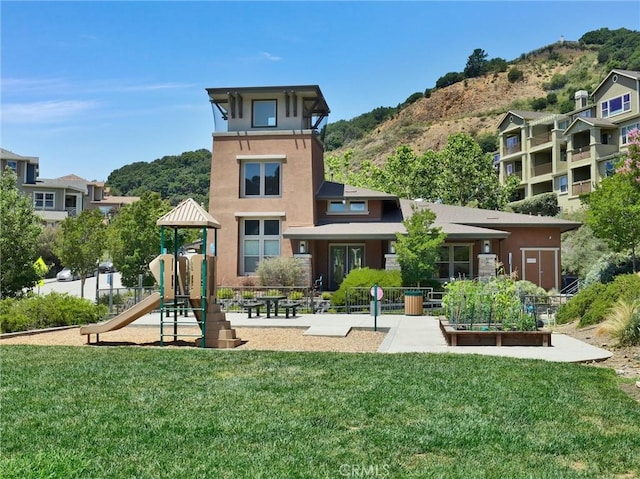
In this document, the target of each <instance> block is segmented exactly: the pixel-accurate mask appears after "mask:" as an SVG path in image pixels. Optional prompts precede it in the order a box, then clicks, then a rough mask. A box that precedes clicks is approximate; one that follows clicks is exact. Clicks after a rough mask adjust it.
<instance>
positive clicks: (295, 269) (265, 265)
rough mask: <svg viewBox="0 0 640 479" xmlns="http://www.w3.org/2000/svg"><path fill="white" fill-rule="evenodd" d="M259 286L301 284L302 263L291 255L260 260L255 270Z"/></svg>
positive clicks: (302, 276)
mask: <svg viewBox="0 0 640 479" xmlns="http://www.w3.org/2000/svg"><path fill="white" fill-rule="evenodd" d="M256 274H257V275H258V281H259V283H260V285H261V286H302V285H304V272H303V270H302V264H301V263H300V261H299V260H298V259H296V258H293V257H291V256H274V257H273V258H267V259H265V260H262V261H260V263H259V264H258V269H257V270H256Z"/></svg>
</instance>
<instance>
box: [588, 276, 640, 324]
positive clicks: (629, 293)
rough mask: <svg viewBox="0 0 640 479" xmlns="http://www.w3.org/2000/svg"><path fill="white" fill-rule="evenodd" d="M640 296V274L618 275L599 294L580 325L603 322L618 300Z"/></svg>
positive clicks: (629, 299)
mask: <svg viewBox="0 0 640 479" xmlns="http://www.w3.org/2000/svg"><path fill="white" fill-rule="evenodd" d="M637 298H640V276H638V275H635V274H623V275H621V276H618V277H616V279H614V280H613V282H611V283H609V284H608V285H606V289H605V291H604V293H603V294H600V295H598V296H597V297H596V298H595V300H594V301H593V303H591V306H589V308H588V309H587V311H585V313H584V315H583V316H582V318H580V323H579V324H580V326H581V327H583V326H588V325H590V324H597V323H600V322H602V321H603V320H604V319H605V317H606V315H607V312H608V310H609V309H610V308H611V307H612V306H613V305H614V304H615V303H616V301H618V300H619V299H620V300H625V301H632V300H634V299H637Z"/></svg>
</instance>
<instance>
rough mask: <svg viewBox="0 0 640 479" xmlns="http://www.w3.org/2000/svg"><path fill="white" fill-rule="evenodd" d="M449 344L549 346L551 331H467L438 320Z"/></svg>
mask: <svg viewBox="0 0 640 479" xmlns="http://www.w3.org/2000/svg"><path fill="white" fill-rule="evenodd" d="M440 331H442V334H443V335H444V337H445V339H446V340H447V344H448V345H449V346H545V347H548V346H551V331H546V330H539V331H469V330H459V329H455V327H454V326H452V325H450V324H449V323H448V322H446V321H440Z"/></svg>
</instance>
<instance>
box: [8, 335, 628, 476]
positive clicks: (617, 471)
mask: <svg viewBox="0 0 640 479" xmlns="http://www.w3.org/2000/svg"><path fill="white" fill-rule="evenodd" d="M1 358H2V375H1V382H0V386H1V398H0V399H1V401H2V402H1V405H2V409H1V411H2V418H1V423H0V426H1V429H0V437H1V444H0V451H1V460H0V470H1V471H2V476H3V477H5V478H10V477H20V478H24V477H30V478H35V477H64V478H73V477H92V478H102V477H137V478H159V477H216V478H231V477H233V478H238V477H274V478H284V477H300V478H305V477H374V476H375V477H394V478H396V477H403V478H405V477H442V478H444V477H446V478H456V477H460V478H480V477H482V478H506V477H509V478H519V477H527V478H529V477H534V478H572V477H576V478H590V477H592V478H605V477H607V478H610V477H618V476H621V477H622V476H624V477H628V478H632V477H640V455H639V454H637V451H638V450H640V406H639V405H638V404H637V403H635V402H634V401H633V400H631V399H630V398H628V397H627V396H626V395H624V394H623V393H622V392H621V391H620V390H619V389H618V387H617V386H616V377H615V374H614V373H613V372H612V371H609V370H605V369H601V368H588V367H583V366H578V365H565V364H552V363H546V362H542V361H521V360H510V359H506V358H490V357H481V356H472V355H458V356H453V355H424V354H398V355H380V354H337V353H284V352H252V351H244V352H240V351H237V352H233V351H212V350H198V349H188V350H186V349H182V350H180V349H170V348H167V349H151V348H148V349H142V348H133V347H124V348H107V347H104V348H77V347H76V348H74V347H36V346H4V347H2V349H1Z"/></svg>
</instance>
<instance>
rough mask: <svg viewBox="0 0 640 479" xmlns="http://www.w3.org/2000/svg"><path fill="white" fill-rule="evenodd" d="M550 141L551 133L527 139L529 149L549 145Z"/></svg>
mask: <svg viewBox="0 0 640 479" xmlns="http://www.w3.org/2000/svg"><path fill="white" fill-rule="evenodd" d="M550 141H551V132H550V131H549V132H547V133H544V134H542V135H535V136H532V137H531V138H530V139H529V142H530V144H531V147H535V146H540V145H544V144H545V143H549V142H550Z"/></svg>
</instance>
